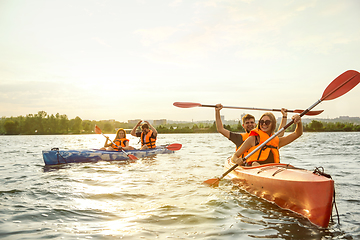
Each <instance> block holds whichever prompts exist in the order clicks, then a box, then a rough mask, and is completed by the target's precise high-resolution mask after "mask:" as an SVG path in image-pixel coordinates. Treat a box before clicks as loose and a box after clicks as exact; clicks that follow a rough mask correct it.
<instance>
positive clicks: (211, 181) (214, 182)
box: [203, 178, 220, 187]
mask: <svg viewBox="0 0 360 240" xmlns="http://www.w3.org/2000/svg"><path fill="white" fill-rule="evenodd" d="M219 182H220V179H219V178H212V179H209V180H206V181H204V182H203V184H205V185H209V186H210V187H218V186H219Z"/></svg>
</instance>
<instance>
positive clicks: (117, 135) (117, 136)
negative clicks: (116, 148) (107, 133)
mask: <svg viewBox="0 0 360 240" xmlns="http://www.w3.org/2000/svg"><path fill="white" fill-rule="evenodd" d="M120 131H122V132H124V138H126V131H125V130H124V129H123V128H119V129H118V130H117V131H116V137H115V138H120V136H119V133H120Z"/></svg>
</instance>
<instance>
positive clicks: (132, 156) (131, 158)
mask: <svg viewBox="0 0 360 240" xmlns="http://www.w3.org/2000/svg"><path fill="white" fill-rule="evenodd" d="M127 156H128V157H129V158H130V160H138V158H137V157H135V156H134V155H132V154H127Z"/></svg>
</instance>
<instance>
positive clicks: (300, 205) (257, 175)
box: [225, 159, 334, 228]
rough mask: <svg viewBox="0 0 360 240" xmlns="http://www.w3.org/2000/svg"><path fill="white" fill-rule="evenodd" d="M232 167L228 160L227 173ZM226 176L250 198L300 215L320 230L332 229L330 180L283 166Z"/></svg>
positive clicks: (244, 169) (242, 169)
mask: <svg viewBox="0 0 360 240" xmlns="http://www.w3.org/2000/svg"><path fill="white" fill-rule="evenodd" d="M232 166H233V164H232V163H231V161H230V160H229V159H227V160H226V161H225V169H226V170H228V169H229V168H230V167H232ZM227 176H228V177H230V178H231V180H232V182H233V183H234V184H236V185H238V186H239V187H240V188H241V189H243V190H245V191H247V192H248V193H250V194H253V195H255V196H257V197H260V198H262V199H265V200H267V201H269V202H272V203H274V204H276V205H278V206H279V207H281V208H284V209H288V210H291V211H293V212H295V213H298V214H300V215H302V216H303V217H305V218H307V219H309V220H310V222H311V223H313V224H315V225H317V226H319V227H323V228H326V227H328V225H329V221H330V217H331V214H332V204H333V198H334V181H333V180H332V179H330V178H327V177H324V176H320V175H317V174H314V173H313V172H311V171H308V170H304V169H297V168H294V167H293V166H291V165H288V164H281V163H273V164H264V165H260V166H256V167H241V166H239V167H237V168H236V169H235V170H234V171H232V172H230V173H229V174H228V175H227Z"/></svg>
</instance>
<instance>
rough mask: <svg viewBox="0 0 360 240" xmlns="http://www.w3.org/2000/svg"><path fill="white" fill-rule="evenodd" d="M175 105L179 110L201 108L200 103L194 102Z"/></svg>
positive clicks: (175, 103)
mask: <svg viewBox="0 0 360 240" xmlns="http://www.w3.org/2000/svg"><path fill="white" fill-rule="evenodd" d="M173 105H174V106H175V107H179V108H193V107H201V104H200V103H192V102H174V103H173Z"/></svg>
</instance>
